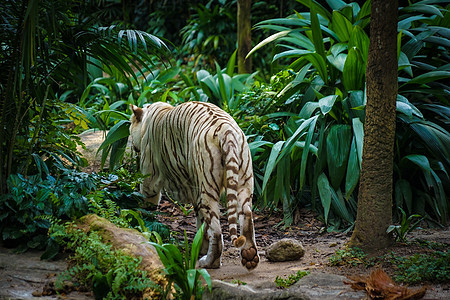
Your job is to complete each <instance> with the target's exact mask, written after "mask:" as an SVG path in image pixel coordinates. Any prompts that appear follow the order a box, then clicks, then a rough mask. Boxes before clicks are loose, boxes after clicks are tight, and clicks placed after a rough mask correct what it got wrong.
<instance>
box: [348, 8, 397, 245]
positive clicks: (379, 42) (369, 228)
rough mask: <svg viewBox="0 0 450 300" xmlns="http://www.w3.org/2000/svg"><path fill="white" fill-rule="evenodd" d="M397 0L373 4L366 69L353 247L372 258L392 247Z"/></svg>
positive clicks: (351, 242)
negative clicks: (375, 253) (359, 175)
mask: <svg viewBox="0 0 450 300" xmlns="http://www.w3.org/2000/svg"><path fill="white" fill-rule="evenodd" d="M397 10H398V2H397V0H389V1H386V0H372V8H371V13H372V15H371V20H370V45H369V56H368V61H367V69H366V90H367V105H366V121H365V125H364V145H363V157H362V163H361V178H360V185H359V196H358V210H357V217H356V223H355V230H354V231H353V234H352V237H351V240H350V246H353V247H359V248H362V249H363V250H365V251H366V252H369V253H370V252H373V251H375V250H378V249H382V248H385V247H387V246H389V245H390V244H391V242H392V241H391V237H390V236H389V235H388V234H387V233H386V229H387V228H388V226H389V225H391V223H392V192H393V164H394V163H393V159H394V138H395V114H396V112H395V109H396V98H397V20H398V16H397Z"/></svg>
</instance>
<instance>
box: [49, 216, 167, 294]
mask: <svg viewBox="0 0 450 300" xmlns="http://www.w3.org/2000/svg"><path fill="white" fill-rule="evenodd" d="M50 236H52V238H53V239H55V240H57V241H58V242H59V243H61V244H63V245H65V246H66V248H67V249H68V250H71V251H73V255H72V256H71V258H70V259H71V261H72V263H73V266H72V267H70V268H69V269H68V270H67V271H65V272H63V273H61V274H59V275H58V278H57V281H56V283H55V287H56V289H57V290H59V291H61V292H64V282H65V281H72V282H74V284H75V285H76V286H77V285H78V286H82V287H85V288H89V289H92V291H93V292H94V295H95V299H129V298H133V297H142V295H143V293H144V291H145V292H146V293H147V292H148V289H151V290H152V291H153V293H154V297H157V296H158V295H159V296H161V293H162V288H161V287H160V286H158V285H157V284H156V283H155V282H153V281H151V280H150V278H149V277H148V276H147V272H146V271H143V270H141V269H140V268H139V265H140V259H137V258H134V257H131V256H129V255H126V254H124V253H123V252H121V251H118V250H113V249H112V248H111V245H106V244H104V243H103V242H102V241H101V238H100V236H98V234H97V233H95V232H91V233H89V234H86V233H85V232H83V231H82V230H80V229H77V228H76V227H75V226H74V225H73V224H71V223H68V224H67V225H65V226H63V225H56V224H55V225H53V226H52V228H51V230H50Z"/></svg>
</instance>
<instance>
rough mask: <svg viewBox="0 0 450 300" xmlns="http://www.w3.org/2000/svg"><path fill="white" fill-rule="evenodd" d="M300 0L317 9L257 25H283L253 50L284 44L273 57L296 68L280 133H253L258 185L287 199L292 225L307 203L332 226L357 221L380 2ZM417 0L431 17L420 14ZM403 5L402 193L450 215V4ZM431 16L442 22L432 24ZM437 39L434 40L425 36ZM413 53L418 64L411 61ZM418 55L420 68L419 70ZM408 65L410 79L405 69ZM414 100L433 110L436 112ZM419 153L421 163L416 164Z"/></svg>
mask: <svg viewBox="0 0 450 300" xmlns="http://www.w3.org/2000/svg"><path fill="white" fill-rule="evenodd" d="M298 2H300V3H302V4H303V5H305V6H306V7H308V8H309V12H300V13H297V12H296V13H295V14H294V15H291V16H289V17H286V18H278V19H271V20H267V21H263V22H260V23H259V24H257V25H256V27H257V28H259V29H263V30H272V31H275V33H274V34H272V35H270V36H269V37H267V38H266V39H265V40H263V41H262V42H261V43H260V44H258V45H257V46H255V48H254V49H253V50H252V51H251V52H250V53H249V55H252V53H253V52H254V51H257V50H258V49H260V48H261V47H264V46H265V45H267V44H269V43H276V45H277V49H278V52H277V53H276V54H275V55H274V56H273V62H274V63H275V62H276V63H279V64H282V63H285V64H286V65H287V66H286V67H285V70H291V71H292V72H293V76H292V79H290V80H289V81H288V82H287V83H285V84H284V86H283V88H282V89H281V90H280V91H277V92H276V96H275V97H274V98H275V99H276V100H274V101H273V102H272V103H279V104H277V105H278V117H280V116H283V115H282V113H285V115H284V116H283V117H282V118H280V120H281V122H280V121H279V122H280V124H281V125H282V126H279V125H278V127H279V128H280V129H279V132H278V139H275V140H273V139H269V140H268V139H266V138H265V136H266V132H258V131H256V132H252V134H254V135H256V136H255V137H254V142H252V143H250V147H251V148H252V154H253V155H254V161H255V165H256V166H258V167H259V170H257V171H256V172H255V173H256V178H257V181H259V182H257V184H256V187H257V189H256V190H257V191H260V193H261V194H260V197H259V203H260V204H261V203H262V204H263V205H268V204H269V205H270V206H272V207H277V206H278V205H279V204H281V205H282V207H283V210H284V221H285V224H286V225H289V224H291V222H292V216H293V211H294V210H295V209H296V208H297V207H299V206H301V205H302V204H303V205H310V206H311V207H312V208H313V209H318V210H319V211H320V212H321V214H322V218H323V220H324V222H325V223H326V224H327V227H328V229H329V230H336V229H339V228H347V229H350V228H351V227H352V224H353V223H354V220H355V216H356V204H357V201H356V200H357V199H356V198H357V186H358V182H359V174H360V164H361V157H362V142H363V136H364V131H363V124H364V119H365V114H364V109H365V91H364V86H365V74H364V72H365V65H366V62H367V53H368V45H369V38H368V36H367V34H366V31H365V29H366V26H367V24H368V23H369V20H370V18H369V17H370V1H366V2H365V3H364V4H363V5H362V6H360V5H359V4H356V3H351V4H348V5H347V4H346V2H344V1H327V3H328V5H329V6H330V8H331V9H332V11H330V10H327V9H326V8H324V7H323V6H322V5H320V4H319V3H318V2H317V1H306V0H305V1H302V0H299V1H298ZM422 4H423V6H421V5H422ZM415 7H418V8H419V10H418V11H419V12H420V13H425V11H428V12H427V13H426V14H427V15H431V16H423V15H414V12H415V10H414V8H415ZM400 12H401V13H402V16H401V17H400V20H401V21H400V22H399V35H398V39H399V41H401V42H402V43H399V47H398V53H399V65H398V70H399V93H400V94H399V96H398V99H397V116H398V117H397V119H398V123H399V124H398V126H397V135H396V137H397V144H396V145H397V147H396V161H395V164H396V168H395V172H396V194H395V195H396V202H397V203H400V204H397V205H398V206H401V207H405V206H406V208H407V211H408V213H410V214H413V213H420V214H421V215H422V216H427V217H428V216H430V217H431V218H432V219H435V220H436V219H437V220H439V221H440V222H441V223H443V224H445V222H446V220H447V215H448V201H447V200H445V199H446V192H445V189H444V185H445V184H444V182H445V183H446V182H449V177H448V166H449V165H448V162H447V158H446V157H448V153H447V152H448V150H447V149H449V148H450V139H449V136H450V135H449V133H448V131H447V130H446V129H445V128H446V127H445V124H443V123H442V121H443V120H448V119H449V114H448V109H446V108H445V105H441V104H440V103H438V102H443V103H446V100H445V99H443V97H442V93H441V91H442V89H440V90H438V89H439V88H438V86H439V87H443V89H444V90H448V86H446V85H445V84H444V83H443V79H444V78H448V77H449V76H450V73H449V72H448V64H447V60H446V59H445V57H448V56H447V54H448V51H447V50H445V49H444V48H443V47H442V45H443V44H448V40H447V39H446V38H445V37H443V36H442V33H443V31H445V29H443V28H444V27H445V24H446V21H445V20H446V15H445V14H447V13H448V12H447V11H446V10H445V9H444V8H441V7H439V6H437V5H434V4H430V3H428V2H427V3H421V4H417V5H416V4H411V7H408V8H402V9H401V10H400ZM429 24H433V25H432V26H431V28H429ZM434 29H436V30H434ZM422 32H423V34H422ZM415 35H417V36H418V37H417V38H416V37H415ZM432 36H433V37H432ZM428 38H429V44H428V43H425V39H427V40H428ZM431 49H433V51H431ZM421 53H423V54H421ZM425 53H426V54H425ZM423 55H425V56H423ZM426 55H428V56H429V57H432V60H431V62H430V63H432V65H430V66H428V67H427V66H426V63H425V62H424V61H423V57H426ZM412 60H414V61H415V62H416V63H414V64H411V61H412ZM416 64H417V66H420V67H418V68H419V69H420V70H418V72H417V73H411V72H410V71H411V68H414V67H415V65H416ZM441 68H442V70H441ZM405 74H406V76H408V77H407V78H404V77H402V76H403V75H405ZM413 75H415V76H413ZM411 77H412V78H411ZM431 86H433V87H434V88H431ZM416 88H417V89H419V90H420V93H422V94H426V95H427V97H430V98H431V99H432V102H433V104H430V106H428V104H424V103H423V100H422V99H423V97H421V98H422V99H419V98H417V97H415V96H414V90H415V89H416ZM434 91H435V92H434ZM410 100H414V101H418V102H419V103H418V104H421V105H420V108H423V109H425V110H432V111H430V112H428V113H427V116H428V118H426V115H425V114H424V113H422V112H421V110H419V105H416V104H415V103H413V102H412V101H410ZM420 101H422V103H420ZM286 105H288V109H285V108H284V106H286ZM291 108H293V109H292V110H291ZM287 113H294V114H295V116H289V115H288V114H287ZM241 124H242V123H241ZM249 126H251V125H249ZM271 137H273V135H272V136H271ZM411 162H412V163H413V164H414V165H415V166H416V167H417V168H416V170H415V172H414V173H412V172H411V171H410V169H411V166H410V163H411ZM419 172H420V173H422V174H420V176H419V177H418V176H417V175H418V174H417V173H419ZM423 179H425V180H423ZM430 187H432V188H430ZM316 199H319V200H320V202H318V203H317V201H316Z"/></svg>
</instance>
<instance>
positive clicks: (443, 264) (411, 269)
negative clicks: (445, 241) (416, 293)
mask: <svg viewBox="0 0 450 300" xmlns="http://www.w3.org/2000/svg"><path fill="white" fill-rule="evenodd" d="M389 260H390V263H392V265H394V266H396V269H397V270H396V275H395V276H394V279H395V280H396V281H400V282H403V283H406V284H417V283H419V282H448V281H449V280H450V271H449V270H450V268H449V266H450V251H449V250H447V251H435V252H434V253H431V254H420V253H416V254H414V255H412V256H409V257H397V256H395V255H394V254H393V253H391V257H390V258H389Z"/></svg>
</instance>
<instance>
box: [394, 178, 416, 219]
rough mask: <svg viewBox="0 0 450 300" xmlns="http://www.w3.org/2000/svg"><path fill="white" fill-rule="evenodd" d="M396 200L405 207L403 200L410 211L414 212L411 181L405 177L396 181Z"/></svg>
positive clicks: (398, 204) (399, 205)
mask: <svg viewBox="0 0 450 300" xmlns="http://www.w3.org/2000/svg"><path fill="white" fill-rule="evenodd" d="M395 202H396V205H397V206H398V207H403V202H404V203H405V204H406V207H407V209H408V212H409V213H410V214H411V213H412V206H413V197H412V190H411V185H410V184H409V181H407V180H405V179H398V180H397V181H396V183H395Z"/></svg>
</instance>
